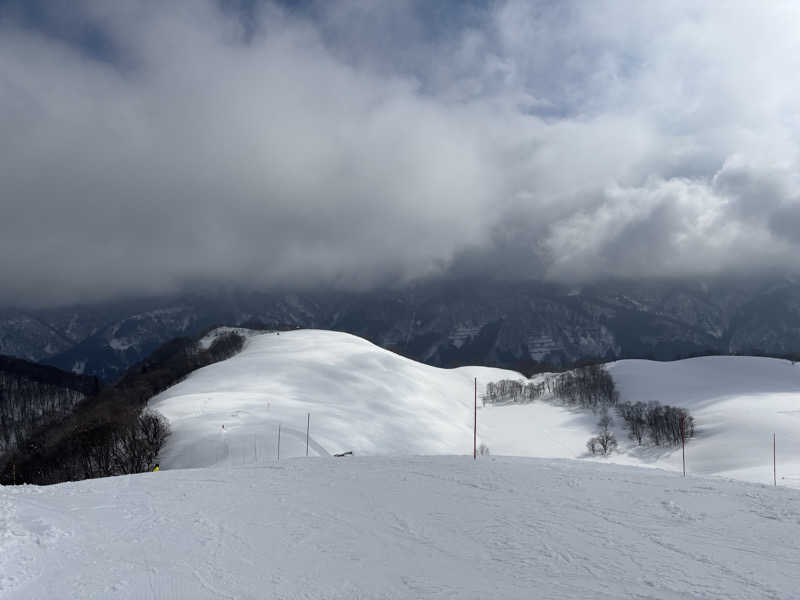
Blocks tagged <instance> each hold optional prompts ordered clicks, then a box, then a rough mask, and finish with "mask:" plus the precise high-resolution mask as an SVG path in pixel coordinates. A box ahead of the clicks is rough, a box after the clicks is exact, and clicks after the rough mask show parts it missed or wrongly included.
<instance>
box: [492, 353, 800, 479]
mask: <svg viewBox="0 0 800 600" xmlns="http://www.w3.org/2000/svg"><path fill="white" fill-rule="evenodd" d="M608 369H609V372H610V373H611V375H612V376H613V378H614V381H615V383H616V385H617V388H618V390H619V393H620V399H621V400H622V401H630V402H640V401H641V402H650V401H656V402H659V403H661V404H671V405H673V406H680V407H684V408H688V409H689V411H690V412H691V414H692V415H693V416H694V417H695V421H696V423H697V437H696V438H694V439H692V440H691V441H690V442H689V445H688V446H687V451H686V464H687V470H688V471H689V472H691V473H697V474H704V475H720V476H725V477H734V478H737V479H744V480H746V481H752V482H758V483H771V482H772V480H773V465H772V459H773V456H772V434H773V433H775V434H776V436H777V459H778V460H777V475H778V482H779V483H780V484H781V485H788V486H793V487H800V368H799V367H798V366H796V365H793V364H792V363H791V362H789V361H786V360H777V359H770V358H757V357H740V356H711V357H702V358H692V359H687V360H681V361H675V362H655V361H647V360H623V361H618V362H616V363H611V364H609V365H608ZM612 415H613V413H612ZM479 418H480V419H481V420H482V422H483V423H484V430H483V433H484V437H485V438H486V439H487V440H488V443H489V444H490V446H491V448H492V450H493V451H495V452H496V453H500V454H512V455H521V456H553V457H564V458H587V457H588V456H587V452H586V447H585V444H586V440H587V438H588V437H589V435H590V433H591V431H592V430H593V429H594V428H595V426H596V422H597V420H598V417H597V416H596V415H593V414H592V413H591V412H588V411H580V410H566V409H564V408H561V407H558V406H553V405H548V404H546V403H535V404H530V405H514V406H503V407H491V408H487V409H485V410H484V411H482V412H481V413H480V414H479ZM615 429H616V433H617V437H618V439H619V440H620V451H619V452H617V453H616V454H614V455H612V456H611V457H609V458H607V459H598V460H604V461H611V462H616V463H620V464H629V465H638V466H648V467H659V468H664V469H670V470H676V471H677V470H681V468H682V456H681V449H680V448H675V449H670V448H639V447H637V446H636V445H635V444H633V442H631V441H630V440H629V439H628V438H627V434H626V432H625V430H624V429H623V427H622V423H621V421H620V419H617V423H616V427H615Z"/></svg>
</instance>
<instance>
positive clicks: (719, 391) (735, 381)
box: [151, 330, 800, 486]
mask: <svg viewBox="0 0 800 600" xmlns="http://www.w3.org/2000/svg"><path fill="white" fill-rule="evenodd" d="M609 370H610V372H611V374H612V375H613V377H614V379H615V381H616V383H617V386H618V388H619V390H620V395H621V400H623V401H631V402H637V401H642V402H649V401H653V400H654V401H658V402H661V403H662V404H672V405H675V406H680V407H685V408H688V409H689V410H690V412H691V414H692V415H693V416H694V417H695V419H696V422H697V434H698V435H697V437H696V438H695V439H693V440H691V442H690V443H689V446H688V448H687V456H686V460H687V469H688V470H689V472H691V473H695V474H704V475H722V476H726V477H736V478H740V479H744V480H748V481H753V482H757V483H771V482H772V478H773V467H772V434H773V432H774V433H776V434H777V447H778V451H777V455H778V469H777V470H778V478H779V482H780V483H781V484H783V485H789V486H800V368H798V367H797V366H795V365H793V364H792V363H790V362H789V361H786V360H776V359H769V358H751V357H706V358H696V359H690V360H684V361H678V362H672V363H660V362H652V361H643V360H625V361H619V362H617V363H612V364H611V365H609ZM474 377H477V378H478V387H479V393H480V392H481V391H482V389H483V386H485V385H486V383H488V382H489V381H496V380H499V379H504V378H517V379H520V378H522V376H521V375H519V374H518V373H514V372H512V371H504V370H501V369H489V368H483V367H464V368H460V369H437V368H434V367H430V366H427V365H424V364H421V363H418V362H415V361H412V360H409V359H406V358H403V357H401V356H398V355H397V354H394V353H392V352H389V351H387V350H384V349H382V348H379V347H378V346H375V345H373V344H371V343H369V342H367V341H366V340H364V339H362V338H358V337H355V336H352V335H348V334H344V333H336V332H330V331H315V330H303V331H293V332H283V333H281V334H275V333H267V334H262V335H251V336H249V337H248V339H247V342H246V344H245V348H244V350H243V351H242V352H241V353H240V354H238V355H237V356H235V357H233V358H231V359H229V360H227V361H224V362H221V363H217V364H214V365H211V366H209V367H206V368H204V369H201V370H199V371H196V372H195V373H193V374H192V375H190V376H189V377H188V378H187V379H186V380H185V381H183V382H182V383H180V384H178V385H176V386H174V387H173V388H171V389H169V390H167V391H166V392H164V393H163V394H161V395H160V396H158V397H156V398H155V399H153V401H152V402H151V406H152V407H154V408H156V409H157V410H159V411H161V412H162V413H163V414H164V415H165V416H166V417H167V418H168V419H169V420H170V422H171V424H172V429H173V432H174V433H173V435H172V437H171V439H170V440H169V442H168V445H167V448H166V449H165V451H164V453H163V456H162V458H161V466H162V468H186V467H206V466H213V465H233V466H244V465H249V464H268V463H271V462H273V461H274V460H276V458H277V452H278V447H277V446H278V445H277V432H278V425H279V424H280V426H281V449H280V452H281V456H282V457H284V458H288V457H293V456H305V454H306V424H307V415H308V413H310V414H311V426H310V431H311V435H310V440H309V454H310V455H312V456H318V455H327V454H335V453H340V452H345V451H353V452H354V453H355V454H356V455H357V456H361V455H384V456H386V455H392V456H396V455H419V454H426V455H427V454H468V453H471V452H472V437H473V436H472V429H473V398H474V390H473V385H474V384H473V378H474ZM597 421H598V415H595V414H593V413H592V412H591V411H585V410H574V409H569V408H565V407H563V406H558V405H554V404H552V403H548V402H540V401H537V402H534V403H532V404H527V405H511V406H487V407H483V406H482V405H481V403H480V402H479V410H478V443H479V444H480V443H483V444H485V445H486V446H488V447H489V449H490V451H491V452H492V453H493V454H500V455H509V456H532V457H545V458H584V459H585V458H591V457H590V456H589V455H588V453H587V450H586V441H587V440H588V439H589V437H591V436H592V435H594V432H595V429H596V426H597ZM615 428H616V433H617V438H618V439H619V441H620V451H619V452H618V453H616V454H614V455H613V456H611V457H609V458H603V459H597V460H602V461H606V462H609V461H610V462H617V463H620V464H630V465H638V466H648V467H658V468H664V469H670V470H681V468H682V457H681V451H680V448H677V449H675V448H639V447H637V446H635V445H634V444H633V443H632V442H631V441H630V440H629V439H628V437H627V434H626V432H625V431H624V429H623V427H622V423H621V421H620V420H619V419H617V423H616V425H615Z"/></svg>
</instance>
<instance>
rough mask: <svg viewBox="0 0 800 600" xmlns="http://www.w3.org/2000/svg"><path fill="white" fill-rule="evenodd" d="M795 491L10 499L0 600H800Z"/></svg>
mask: <svg viewBox="0 0 800 600" xmlns="http://www.w3.org/2000/svg"><path fill="white" fill-rule="evenodd" d="M798 540H800V497H798V492H797V491H795V490H787V489H784V488H777V489H776V488H772V487H764V486H757V485H752V484H746V483H741V482H734V481H722V480H709V479H703V478H695V477H688V478H687V479H683V478H682V477H680V476H679V475H676V474H674V473H666V472H663V471H654V470H643V469H633V468H630V467H621V466H613V465H594V464H590V463H585V462H580V461H559V460H541V459H512V458H496V457H492V458H487V459H484V460H479V461H477V463H476V462H474V461H473V460H472V459H471V458H466V457H460V458H459V457H412V458H377V457H373V458H352V459H332V458H319V459H293V460H288V461H281V463H280V464H275V463H272V464H270V465H269V466H262V467H239V468H214V469H194V470H181V471H162V472H160V473H148V474H141V475H133V476H123V477H113V478H106V479H97V480H91V481H83V482H77V483H68V484H60V485H55V486H49V487H34V486H25V487H16V488H7V487H6V488H2V487H0V596H2V597H3V598H4V599H7V600H21V599H25V600H36V599H41V600H45V599H47V600H49V599H51V598H85V599H93V598H94V599H101V598H102V599H105V598H119V599H127V598H130V599H133V598H135V599H137V600H151V599H155V598H193V599H195V600H204V599H211V598H213V599H218V598H240V599H246V598H284V599H287V600H288V599H295V598H297V599H299V598H323V599H328V600H334V599H341V600H351V599H353V598H386V599H395V600H396V599H405V598H408V599H416V598H430V599H437V598H441V599H444V598H476V599H477V598H504V599H508V600H514V599H526V600H527V599H529V598H532V597H536V598H542V599H553V600H555V599H558V600H584V599H585V598H595V599H612V598H614V599H623V598H625V599H627V598H650V599H665V600H667V599H669V600H674V599H677V598H707V599H720V600H722V599H724V600H739V599H747V600H752V599H753V598H772V599H787V600H788V599H790V598H796V597H797V590H798V588H799V587H800V572H799V571H798V570H797V568H796V557H797V555H798V551H800V546H799V545H798Z"/></svg>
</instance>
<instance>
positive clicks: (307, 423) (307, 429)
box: [306, 413, 311, 456]
mask: <svg viewBox="0 0 800 600" xmlns="http://www.w3.org/2000/svg"><path fill="white" fill-rule="evenodd" d="M310 429H311V413H308V420H307V421H306V456H308V431H309V430H310Z"/></svg>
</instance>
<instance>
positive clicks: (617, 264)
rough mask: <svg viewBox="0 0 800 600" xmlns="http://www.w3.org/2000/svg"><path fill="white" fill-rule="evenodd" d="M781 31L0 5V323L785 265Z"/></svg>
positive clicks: (787, 9) (567, 9) (268, 10)
mask: <svg viewBox="0 0 800 600" xmlns="http://www.w3.org/2000/svg"><path fill="white" fill-rule="evenodd" d="M27 6H33V7H34V8H32V9H31V8H27ZM798 14H800V9H797V8H796V7H795V5H794V4H793V3H788V4H782V3H779V2H775V3H770V4H768V5H762V4H755V3H731V4H729V5H726V7H725V9H724V10H723V9H722V8H718V7H717V6H715V5H713V4H712V3H709V4H708V5H704V6H699V5H697V4H696V3H688V2H687V3H685V4H681V3H670V4H669V5H664V6H661V5H658V6H656V5H653V4H642V3H639V2H632V3H624V2H609V3H601V2H598V3H591V4H586V3H576V4H572V3H562V2H559V3H551V2H543V3H530V2H514V1H509V2H501V3H485V4H482V3H470V4H468V5H466V4H462V3H452V4H443V3H427V2H406V3H402V2H386V3H363V2H355V1H349V0H346V1H341V2H335V3H331V2H325V3H322V2H313V1H309V2H303V3H296V4H295V3H282V4H271V3H262V2H230V1H226V2H207V3H201V2H188V1H187V2H170V3H152V2H144V1H142V2H126V3H107V2H89V1H87V2H74V3H72V2H70V3H40V4H39V3H34V4H31V5H26V4H25V3H13V2H12V3H4V4H3V3H0V135H1V136H2V144H1V145H0V203H1V204H0V208H2V218H0V255H2V256H3V261H2V263H0V280H2V282H3V285H2V288H0V302H18V303H27V302H37V303H59V302H67V301H73V300H89V299H95V298H102V297H110V296H114V295H121V294H126V293H148V292H152V293H158V292H164V291H170V290H174V289H178V288H180V287H181V286H183V285H185V284H187V283H190V282H202V281H232V282H243V283H247V284H251V285H266V286H268V285H276V284H289V285H296V284H310V285H313V284H316V283H321V282H325V283H334V284H337V285H341V286H350V287H368V286H372V285H382V284H385V283H387V282H391V281H394V280H404V279H407V278H412V277H417V276H424V275H429V274H435V273H437V272H441V271H442V270H446V269H448V268H453V269H455V270H457V271H459V272H469V271H478V272H496V271H498V270H502V271H503V273H504V274H506V275H508V274H511V275H513V274H514V273H516V274H518V275H519V276H525V277H528V276H547V277H551V278H560V279H567V280H581V279H586V278H594V277H602V276H642V275H654V274H655V275H658V274H669V275H696V274H705V273H715V272H719V271H721V270H730V269H745V270H746V269H751V268H756V267H761V266H765V265H768V266H778V267H780V266H785V265H791V264H792V262H793V261H792V257H793V256H794V255H796V252H797V250H798V248H797V247H796V245H797V244H798V236H796V235H793V234H792V226H791V225H790V224H791V223H794V222H795V221H793V220H792V219H794V217H793V215H794V214H796V211H795V208H796V203H795V202H794V200H793V199H795V198H797V197H798V196H800V194H799V193H798V192H800V190H798V178H797V166H798V165H797V157H798V137H797V134H798V128H800V122H799V121H798V120H797V111H796V106H798V105H800V89H798V85H797V84H796V83H795V77H794V74H795V73H796V72H797V70H798V69H797V67H798V66H799V65H798V64H797V62H798V59H797V57H798V56H800V52H798V50H800V48H798V39H797V36H796V35H795V32H796V31H797V27H798V24H800V23H799V22H798ZM744 39H746V40H748V42H747V44H743V43H742V40H744Z"/></svg>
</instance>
